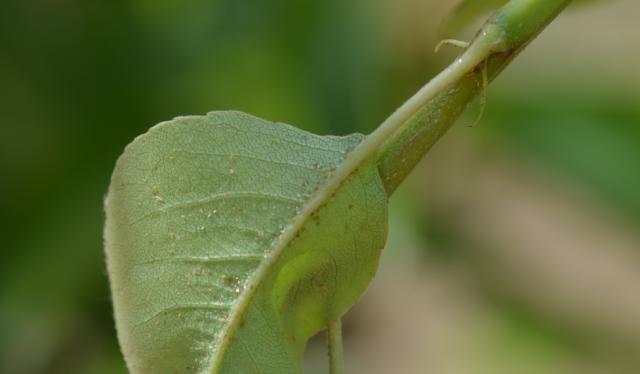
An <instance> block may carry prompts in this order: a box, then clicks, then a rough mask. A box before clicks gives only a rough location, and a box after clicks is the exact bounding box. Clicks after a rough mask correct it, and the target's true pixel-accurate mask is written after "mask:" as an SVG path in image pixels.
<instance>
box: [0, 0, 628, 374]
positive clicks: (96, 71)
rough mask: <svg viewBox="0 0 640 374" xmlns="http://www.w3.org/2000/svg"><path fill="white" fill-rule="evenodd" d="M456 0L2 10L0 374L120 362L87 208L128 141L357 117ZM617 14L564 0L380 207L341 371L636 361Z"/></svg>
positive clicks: (624, 70) (622, 48)
mask: <svg viewBox="0 0 640 374" xmlns="http://www.w3.org/2000/svg"><path fill="white" fill-rule="evenodd" d="M454 5H455V4H454V3H450V2H442V1H427V0H399V1H381V0H378V1H365V0H357V1H340V0H326V1H313V2H302V1H298V0H270V1H261V2H247V1H237V0H218V1H204V0H198V1H191V2H180V1H175V0H171V1H170V0H156V1H151V0H135V1H129V2H127V1H107V2H92V1H79V0H59V1H34V0H5V1H2V2H1V3H0V227H1V228H2V229H1V230H2V234H3V235H2V237H3V242H2V246H1V247H0V253H1V261H0V263H2V265H3V271H1V272H0V371H1V372H3V373H10V374H27V373H54V374H55V373H65V374H66V373H124V372H125V369H124V362H123V360H122V357H121V355H120V353H119V350H118V347H117V342H116V338H115V330H114V327H113V319H112V312H111V306H110V304H111V303H110V299H109V298H110V296H109V291H108V288H107V279H106V274H105V266H104V258H103V252H102V226H103V219H104V217H103V212H102V199H103V196H104V194H105V193H106V188H107V185H108V181H109V177H110V172H111V170H112V168H113V164H114V162H115V160H116V158H117V156H118V155H119V154H120V153H121V152H122V150H123V147H124V145H125V144H127V143H129V142H130V140H131V139H132V138H133V137H134V136H136V135H138V134H140V133H143V132H144V131H146V129H147V128H149V127H150V126H151V125H153V124H155V123H157V122H159V121H162V120H166V119H169V118H173V117H175V116H176V115H181V114H196V113H205V112H207V111H210V110H216V109H239V110H243V111H246V112H250V113H253V114H255V115H258V116H260V117H264V118H267V119H271V120H278V121H283V122H288V123H295V124H297V125H300V126H301V127H303V128H305V129H306V130H310V131H314V132H316V133H320V134H329V133H331V134H336V135H340V134H347V133H351V132H354V131H360V132H368V131H369V130H370V129H372V128H374V127H375V126H377V124H378V123H380V122H381V121H382V120H383V119H384V117H385V116H386V115H387V114H388V113H389V112H390V111H391V110H392V109H393V108H395V107H396V106H397V105H398V104H400V102H401V101H402V100H403V99H405V98H406V97H408V96H409V95H410V94H412V93H413V92H415V90H416V89H417V88H418V87H419V86H420V85H421V84H422V83H423V82H425V81H426V80H427V79H428V78H429V77H431V76H432V75H433V74H435V73H436V72H437V71H439V70H441V69H442V68H443V67H444V66H445V64H446V62H447V61H448V60H450V58H452V56H453V53H454V52H453V51H445V52H443V53H442V54H441V55H433V54H432V53H431V51H432V48H433V46H434V44H435V42H436V41H437V38H438V33H437V29H438V26H439V25H440V24H441V22H442V20H443V19H445V16H446V14H448V12H449V11H450V10H451V8H452V6H454ZM637 12H638V3H637V2H636V1H633V0H619V1H615V2H613V1H612V2H599V3H598V4H593V5H589V6H583V7H577V8H575V9H573V10H572V11H569V12H567V13H565V14H563V15H562V16H561V17H560V18H559V19H558V20H557V21H556V22H555V23H554V24H553V25H551V27H550V28H549V29H548V30H546V31H545V33H544V34H543V35H542V36H541V37H540V39H539V40H537V41H535V42H534V43H533V44H532V45H531V47H530V49H528V50H527V51H526V52H525V53H524V54H523V55H522V56H521V58H520V59H518V61H517V62H516V63H515V64H514V65H513V66H510V67H509V69H508V70H507V71H506V72H505V74H504V75H503V76H501V77H500V78H499V79H498V80H497V81H496V82H495V84H494V85H492V86H491V87H490V90H489V92H488V95H489V96H488V97H489V101H488V107H487V110H486V113H485V118H484V120H483V121H482V122H481V123H480V124H479V125H478V126H477V127H476V128H474V129H468V128H467V127H465V126H458V127H457V128H456V129H454V131H452V132H451V133H450V134H448V135H447V136H446V137H445V139H443V140H444V143H443V144H440V145H438V146H436V147H435V148H434V150H433V151H434V154H433V155H432V156H427V161H426V162H425V164H424V165H425V167H424V168H423V169H420V170H419V171H416V172H415V173H414V179H413V180H412V181H409V183H408V184H407V185H406V186H405V187H404V189H403V190H402V191H399V195H398V196H396V197H394V199H392V201H391V212H392V214H393V215H394V216H393V217H392V218H391V220H390V221H391V222H392V229H391V232H390V234H391V238H390V243H389V245H388V246H387V249H386V252H385V257H386V258H384V259H383V261H382V269H381V274H380V277H379V278H378V280H377V281H376V282H375V284H374V287H373V288H372V289H371V292H370V293H369V294H368V295H367V296H366V297H365V299H364V300H363V304H362V306H361V307H357V308H356V309H355V310H354V311H353V312H352V313H351V314H350V316H351V317H350V318H349V320H348V321H347V322H346V339H347V341H346V349H347V350H348V351H350V352H347V357H348V365H349V366H351V367H350V368H349V369H350V371H349V372H354V373H357V372H366V373H388V372H406V373H423V372H431V373H438V374H441V373H474V374H475V373H478V372H487V373H496V372H505V373H513V372H518V373H521V372H523V371H522V368H531V372H532V373H540V372H544V373H567V372H580V373H624V374H627V373H629V374H631V373H636V372H638V370H639V369H638V368H639V367H640V366H639V365H638V363H637V357H636V356H637V355H636V354H635V353H636V352H638V349H637V347H638V345H637V344H638V343H637V341H638V339H639V338H638V337H639V336H640V328H638V322H637V318H635V317H633V316H637V315H639V314H640V312H639V313H636V311H637V310H638V309H637V308H638V305H639V303H638V292H637V290H638V289H639V288H640V282H637V277H636V276H634V274H639V273H640V271H638V269H639V268H640V265H638V256H640V255H639V254H638V251H639V250H640V246H639V245H637V243H638V242H639V241H638V239H637V237H638V234H637V233H638V231H639V230H638V228H639V227H640V193H639V192H638V191H640V172H638V164H639V160H640V133H639V131H640V130H639V129H640V125H639V124H640V108H639V107H638V105H637V103H638V102H640V87H639V85H640V83H639V82H640V77H639V74H640V73H639V72H638V69H637V66H638V65H639V61H640V56H639V55H638V53H637V49H634V48H632V47H631V46H633V45H634V43H636V40H635V39H634V38H635V37H636V35H638V33H640V30H639V29H638V26H637V25H638V22H637V19H636V18H637V17H636V16H635V15H636V14H637ZM594 25H597V27H594ZM249 83H250V84H251V89H247V87H248V85H249ZM473 114H474V113H473V108H472V113H471V114H470V115H471V116H473ZM470 118H471V117H470ZM471 121H472V118H471V119H467V122H468V123H470V122H471ZM462 122H463V123H462V125H464V124H465V123H467V122H464V120H463V121H462ZM447 150H450V152H446V151H447ZM464 155H470V157H466V158H465V157H463V156H464ZM505 160H508V161H509V162H508V163H505V162H504V161H505ZM439 165H440V166H439ZM465 166H467V168H465ZM443 167H444V169H443ZM447 170H450V171H451V173H444V172H442V171H447ZM440 172H442V173H440ZM430 173H431V174H430ZM523 175H524V176H523ZM423 176H424V177H423ZM456 176H457V177H458V178H454V177H456ZM423 179H424V180H423ZM529 180H533V181H534V182H535V183H516V182H518V181H519V182H523V181H529ZM557 184H559V185H561V186H562V187H561V188H559V189H558V188H555V187H553V188H552V187H550V185H553V186H555V185H557ZM456 187H457V188H456ZM507 188H508V189H507ZM558 190H560V191H558ZM506 192H509V194H507V193H506ZM451 194H452V195H451ZM576 195H578V196H581V197H580V198H577V199H572V198H569V197H567V196H570V197H575V196H576ZM561 203H562V204H565V205H566V209H564V210H561V211H558V210H556V209H554V207H557V206H560V205H562V204H561ZM534 208H535V209H534ZM507 209H511V210H507ZM566 211H569V212H576V214H573V215H571V214H568V213H566ZM506 212H515V213H513V215H506ZM563 212H564V213H563ZM454 213H456V214H454ZM478 214H479V216H478ZM465 217H466V218H465ZM473 217H475V219H471V218H473ZM505 217H508V218H509V219H505ZM545 223H546V224H545ZM525 228H526V229H525ZM541 239H544V240H541ZM596 244H597V245H596ZM543 249H547V250H548V251H544V250H543ZM549 249H551V250H549ZM621 253H622V254H621ZM536 254H537V255H540V257H533V256H534V255H536ZM518 256H522V257H518ZM523 259H525V260H523ZM621 259H623V260H621ZM534 260H536V261H539V262H534ZM523 262H524V263H525V264H527V265H531V266H520V265H519V264H521V263H523ZM533 264H539V266H538V267H533V266H532V265H533ZM572 264H573V266H571V265H572ZM551 265H554V266H555V267H554V266H551ZM556 267H557V268H556ZM525 270H531V271H525ZM533 270H535V271H533ZM585 271H586V273H585ZM585 274H586V275H588V276H585ZM543 281H544V282H543ZM598 285H606V290H608V292H605V291H603V290H602V289H601V287H600V286H598ZM400 290H402V291H400ZM614 291H615V292H614ZM607 298H608V299H607ZM594 300H595V301H594ZM601 300H604V301H602V302H597V301H601ZM400 306H402V307H400ZM629 315H631V317H629ZM376 334H378V335H376ZM381 336H384V337H385V338H384V339H381V338H380V337H381ZM309 353H310V355H312V356H313V355H314V354H316V353H317V356H313V357H317V359H315V360H314V359H311V360H309V361H310V367H309V368H308V370H309V372H311V373H313V372H324V371H322V365H323V363H324V360H325V358H324V353H322V352H321V350H320V349H319V348H318V346H316V345H312V346H311V347H310V351H309ZM396 359H397V360H396ZM313 362H318V363H319V364H317V365H316V366H314V364H313ZM427 369H428V370H430V371H427ZM314 370H315V371H314Z"/></svg>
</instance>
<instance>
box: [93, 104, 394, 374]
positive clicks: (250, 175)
mask: <svg viewBox="0 0 640 374" xmlns="http://www.w3.org/2000/svg"><path fill="white" fill-rule="evenodd" d="M363 138H364V136H363V135H359V134H355V135H350V136H346V137H334V136H317V135H313V134H309V133H307V132H304V131H302V130H299V129H296V128H294V127H291V126H289V125H285V124H277V123H272V122H267V121H264V120H261V119H259V118H256V117H252V116H249V115H247V114H243V113H239V112H214V113H210V114H208V115H206V116H193V117H181V118H177V119H175V120H173V121H169V122H165V123H162V124H159V125H157V126H155V127H154V128H152V129H151V130H150V131H149V132H148V133H147V134H145V135H142V136H140V137H139V138H137V139H136V140H135V141H134V142H133V143H132V144H130V145H129V146H128V147H127V148H126V150H125V152H124V154H123V155H122V156H121V157H120V159H119V160H118V163H117V165H116V168H115V171H114V173H113V176H112V181H111V186H110V189H109V194H108V199H107V203H106V211H107V223H106V229H105V230H106V232H105V240H106V252H107V262H108V270H109V276H110V281H111V288H112V293H113V302H114V307H115V319H116V324H117V329H118V336H119V340H120V344H121V346H122V350H123V352H124V355H125V358H126V361H127V365H128V367H129V370H130V371H131V372H132V373H134V374H135V373H229V374H232V373H233V374H237V373H247V374H248V373H274V374H286V373H298V372H301V367H302V357H303V352H304V346H305V342H306V341H307V340H308V339H309V338H310V337H311V336H312V335H314V334H315V333H317V332H318V331H320V330H322V329H323V328H325V327H326V326H327V325H328V324H329V323H330V322H331V321H334V320H336V319H338V318H339V317H340V316H341V315H342V314H344V313H345V311H346V310H347V309H348V308H349V307H350V306H351V305H353V304H354V303H355V302H356V301H357V299H358V298H359V297H360V295H361V294H362V293H363V292H364V290H365V289H366V287H367V286H368V284H369V282H370V280H371V278H372V277H373V275H374V273H375V271H376V269H377V264H378V259H379V256H380V252H381V249H382V248H383V246H384V244H385V239H386V231H387V230H386V224H387V223H386V220H387V217H386V214H387V213H386V203H387V196H386V194H385V191H384V187H383V185H382V182H381V180H380V177H379V174H378V172H377V169H376V164H375V160H368V159H367V160H364V161H363V162H356V163H351V164H354V165H352V166H349V167H346V166H344V165H343V164H344V163H345V161H347V160H349V157H350V153H351V152H352V150H354V149H355V148H356V147H357V146H358V144H359V143H360V142H361V141H362V139H363Z"/></svg>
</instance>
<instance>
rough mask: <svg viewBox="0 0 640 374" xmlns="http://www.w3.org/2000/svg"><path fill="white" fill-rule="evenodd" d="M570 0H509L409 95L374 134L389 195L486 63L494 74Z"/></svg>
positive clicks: (468, 97)
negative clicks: (460, 50) (452, 58)
mask: <svg viewBox="0 0 640 374" xmlns="http://www.w3.org/2000/svg"><path fill="white" fill-rule="evenodd" d="M570 2H571V1H570V0H511V1H510V2H509V3H507V4H506V5H505V6H503V7H502V8H500V9H499V10H498V11H497V12H496V13H495V14H494V15H493V16H492V17H491V18H489V20H488V21H487V22H486V23H485V25H484V26H483V27H482V29H481V30H480V31H479V32H478V34H477V35H476V37H475V39H474V40H473V41H472V42H471V44H470V45H469V47H468V48H467V49H466V51H465V52H464V53H463V54H462V55H460V56H459V57H458V58H456V60H455V61H454V62H453V63H452V64H451V65H450V66H449V67H448V68H446V69H445V70H444V71H442V73H440V74H439V75H437V76H436V77H435V78H433V79H432V80H431V81H430V82H429V83H427V84H426V85H425V86H424V87H422V88H421V89H420V90H419V91H418V92H417V93H416V94H415V95H414V96H413V97H411V98H410V99H409V100H407V101H406V102H405V103H404V104H403V105H402V106H401V107H400V108H398V109H397V110H396V111H395V112H394V113H393V114H392V115H391V116H389V118H387V119H386V120H385V121H384V122H383V123H382V124H381V125H380V127H378V129H376V130H375V131H374V132H373V133H372V134H371V135H370V138H371V139H372V140H371V141H372V142H373V141H375V142H380V141H381V140H383V141H382V143H383V144H381V146H380V151H379V153H378V169H379V171H380V175H381V176H382V180H383V182H384V184H385V189H386V191H387V194H388V195H389V196H390V195H391V194H392V193H393V192H394V191H395V189H396V188H397V187H398V185H399V184H400V182H402V181H403V180H404V179H405V178H406V176H407V175H408V174H409V173H410V172H411V170H413V168H414V167H415V165H416V164H417V163H418V162H419V161H420V160H421V159H422V157H423V156H424V154H425V153H426V152H427V151H428V150H429V149H430V148H431V146H433V145H434V144H435V142H436V141H437V140H438V139H440V137H441V136H442V135H443V134H444V133H445V132H446V131H447V130H448V129H449V128H450V127H451V125H452V124H453V123H454V122H455V120H456V119H457V118H458V117H459V116H460V115H461V114H462V113H463V112H464V110H465V109H466V108H467V106H468V105H469V103H471V102H472V101H473V99H474V98H475V97H476V96H477V95H478V93H479V92H481V90H482V89H484V88H483V85H482V69H483V65H484V64H485V63H486V69H487V76H488V79H489V81H490V80H492V79H494V78H495V77H496V76H497V75H498V74H499V73H500V72H501V71H502V70H503V69H504V68H505V67H506V66H507V65H508V64H509V63H510V62H511V60H512V59H513V58H514V57H516V56H517V55H518V53H519V52H520V51H521V50H522V49H523V48H524V47H526V46H527V45H528V44H529V43H530V42H531V41H532V40H533V39H534V38H535V37H536V36H537V35H538V34H539V33H540V32H541V31H542V30H543V29H544V28H545V27H546V26H547V25H548V24H549V23H550V22H551V21H552V20H553V19H554V18H555V17H556V16H557V15H558V14H559V13H560V12H561V11H562V10H563V9H564V8H565V7H566V6H567V5H568V4H569V3H570Z"/></svg>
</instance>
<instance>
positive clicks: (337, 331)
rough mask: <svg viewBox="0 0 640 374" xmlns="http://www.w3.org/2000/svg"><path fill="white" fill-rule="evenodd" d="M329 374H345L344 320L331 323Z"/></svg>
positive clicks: (328, 333)
mask: <svg viewBox="0 0 640 374" xmlns="http://www.w3.org/2000/svg"><path fill="white" fill-rule="evenodd" d="M327 335H328V340H329V373H330V374H344V351H343V348H342V320H340V319H338V320H336V321H334V322H331V323H329V327H328V332H327Z"/></svg>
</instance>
